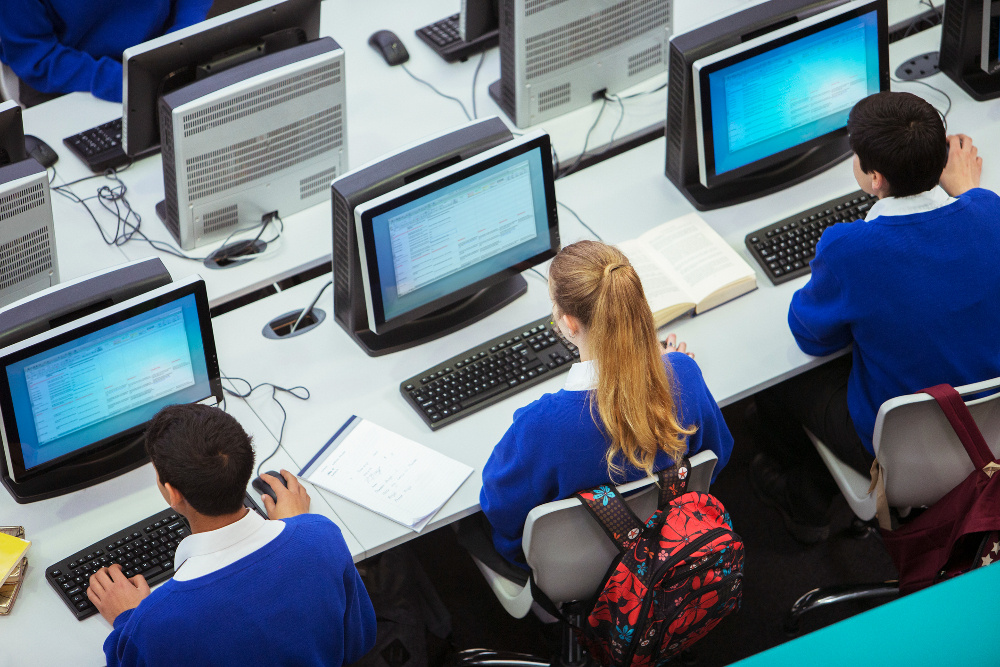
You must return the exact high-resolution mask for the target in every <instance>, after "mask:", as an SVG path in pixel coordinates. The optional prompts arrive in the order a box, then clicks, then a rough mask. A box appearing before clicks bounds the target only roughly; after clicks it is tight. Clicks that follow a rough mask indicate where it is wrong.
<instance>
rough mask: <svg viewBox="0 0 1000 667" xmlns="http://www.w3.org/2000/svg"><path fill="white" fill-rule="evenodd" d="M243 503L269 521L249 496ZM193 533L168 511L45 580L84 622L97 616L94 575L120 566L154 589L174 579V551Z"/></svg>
mask: <svg viewBox="0 0 1000 667" xmlns="http://www.w3.org/2000/svg"><path fill="white" fill-rule="evenodd" d="M243 504H244V505H245V506H246V507H249V508H250V509H251V510H253V511H255V512H257V513H258V514H260V515H261V516H264V518H267V515H265V514H264V512H263V511H261V509H260V507H258V506H257V503H255V502H254V501H253V499H252V498H251V497H250V495H249V494H247V495H245V496H244V498H243ZM190 534H191V527H190V526H189V525H188V522H187V519H185V518H184V517H182V516H180V515H179V514H177V513H176V512H174V510H172V509H170V508H167V509H165V510H163V511H162V512H157V513H156V514H154V515H153V516H151V517H148V518H146V519H143V520H142V521H139V522H136V523H134V524H132V525H131V526H129V527H128V528H124V529H122V530H119V531H118V532H116V533H112V534H111V535H108V536H107V537H105V538H104V539H103V540H98V541H97V542H94V543H93V544H91V545H90V546H89V547H87V548H85V549H81V550H80V551H77V552H76V553H75V554H73V555H72V556H69V557H67V558H63V559H62V560H61V561H59V562H58V563H56V564H55V565H52V566H51V567H49V568H47V569H46V570H45V580H46V581H48V582H49V584H50V585H51V586H52V588H54V589H55V591H56V593H57V594H58V595H59V597H60V598H61V599H62V601H63V602H65V603H66V605H67V606H68V607H69V609H70V611H72V612H73V615H74V616H76V618H77V620H78V621H82V620H83V619H85V618H87V617H89V616H93V615H94V614H96V613H97V608H96V607H94V605H93V604H92V603H91V602H90V598H88V597H87V588H89V587H90V575H92V574H94V573H95V572H97V571H98V570H99V569H101V568H102V567H108V566H110V565H112V564H113V563H118V564H120V565H121V566H122V571H123V572H124V573H125V576H126V577H132V576H134V575H136V574H141V575H142V576H143V577H145V578H146V582H147V583H148V584H149V585H150V586H154V585H156V584H158V583H160V582H161V581H164V580H166V579H169V578H170V577H172V576H174V551H175V550H176V549H177V544H178V543H179V542H180V541H181V540H182V539H184V538H185V537H186V536H188V535H190Z"/></svg>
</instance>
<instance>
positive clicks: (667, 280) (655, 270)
mask: <svg viewBox="0 0 1000 667" xmlns="http://www.w3.org/2000/svg"><path fill="white" fill-rule="evenodd" d="M643 245H644V244H643V243H642V242H640V241H639V240H637V239H633V240H630V241H624V242H622V243H619V244H618V249H619V250H621V251H622V252H623V253H625V256H626V257H628V261H629V262H631V264H632V268H634V269H635V272H636V274H638V276H639V280H640V281H642V290H643V291H644V292H645V293H646V301H648V302H649V309H650V310H652V311H653V314H654V315H655V314H656V313H657V312H659V311H662V310H667V309H672V308H674V307H675V306H678V305H680V304H686V303H690V304H692V305H693V304H694V300H693V299H692V298H691V296H689V295H688V294H687V292H685V291H684V289H682V288H681V286H680V285H678V284H677V276H676V274H674V272H673V271H671V270H670V267H669V266H663V265H662V264H661V263H660V262H657V261H656V259H655V257H654V256H652V255H651V254H650V253H649V252H648V251H647V249H646V248H644V247H643Z"/></svg>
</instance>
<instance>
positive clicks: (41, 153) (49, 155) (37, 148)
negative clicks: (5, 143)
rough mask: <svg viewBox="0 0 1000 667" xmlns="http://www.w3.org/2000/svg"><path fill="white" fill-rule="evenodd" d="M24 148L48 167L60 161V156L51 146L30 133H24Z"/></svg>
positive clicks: (39, 162)
mask: <svg viewBox="0 0 1000 667" xmlns="http://www.w3.org/2000/svg"><path fill="white" fill-rule="evenodd" d="M24 150H26V151H27V152H28V155H30V156H31V157H33V158H35V160H37V161H38V164H40V165H42V166H43V167H45V168H46V169H48V168H49V167H51V166H52V165H54V164H55V163H56V162H58V161H59V156H58V155H57V154H56V152H55V151H54V150H52V147H51V146H49V145H48V144H47V143H45V142H44V141H42V140H41V139H39V138H38V137H36V136H32V135H30V134H26V135H24Z"/></svg>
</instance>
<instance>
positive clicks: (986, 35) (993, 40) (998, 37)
mask: <svg viewBox="0 0 1000 667" xmlns="http://www.w3.org/2000/svg"><path fill="white" fill-rule="evenodd" d="M982 28H983V43H982V47H981V48H982V55H981V58H980V60H981V63H980V64H981V66H982V68H983V71H984V72H986V74H988V75H990V76H993V75H994V74H998V73H1000V0H983V26H982Z"/></svg>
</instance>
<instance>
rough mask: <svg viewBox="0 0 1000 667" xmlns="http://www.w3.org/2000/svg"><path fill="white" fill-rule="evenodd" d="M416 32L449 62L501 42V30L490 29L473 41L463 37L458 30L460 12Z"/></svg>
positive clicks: (478, 52) (463, 58) (475, 53)
mask: <svg viewBox="0 0 1000 667" xmlns="http://www.w3.org/2000/svg"><path fill="white" fill-rule="evenodd" d="M416 32H417V37H419V38H420V39H421V40H423V41H424V43H425V44H427V46H429V47H431V49H432V50H433V51H434V53H436V54H438V55H439V56H441V57H442V58H444V59H445V61H447V62H449V63H453V62H455V61H457V60H468V58H469V57H470V56H475V55H479V54H480V53H482V52H483V51H485V50H486V49H491V48H493V47H494V46H497V45H499V44H500V32H499V30H490V31H488V32H486V33H484V34H483V35H480V36H479V37H477V38H475V39H474V40H472V41H471V42H467V41H465V40H464V39H462V33H460V32H459V31H458V14H452V15H451V16H449V17H448V18H445V19H441V20H440V21H438V22H437V23H432V24H430V25H428V26H424V27H423V28H419V29H417V31H416Z"/></svg>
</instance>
